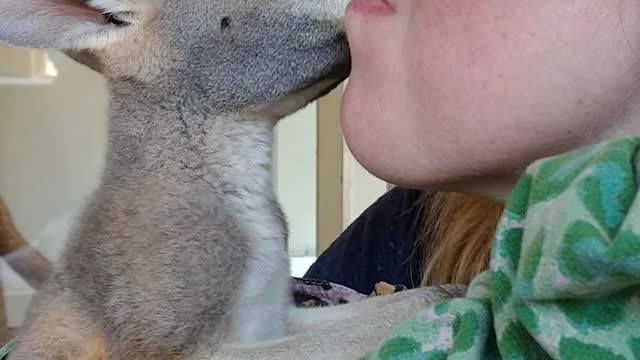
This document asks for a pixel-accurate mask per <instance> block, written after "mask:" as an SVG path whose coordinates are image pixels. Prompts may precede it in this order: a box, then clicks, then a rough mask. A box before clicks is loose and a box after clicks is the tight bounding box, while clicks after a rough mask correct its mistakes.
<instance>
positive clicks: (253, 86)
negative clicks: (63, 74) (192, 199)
mask: <svg viewBox="0 0 640 360" xmlns="http://www.w3.org/2000/svg"><path fill="white" fill-rule="evenodd" d="M345 2H346V0H20V1H16V0H0V41H3V42H7V43H9V44H11V45H14V46H20V47H30V48H54V49H60V50H63V51H65V52H66V53H67V54H68V55H70V56H71V57H72V58H74V59H75V60H77V61H79V62H81V63H83V64H85V65H87V66H89V67H91V68H93V69H95V70H97V71H99V72H100V73H102V74H103V75H104V76H105V77H106V78H107V80H108V81H109V83H110V85H111V86H112V88H116V89H117V88H119V87H120V88H127V89H131V88H132V85H134V88H135V89H136V90H135V92H136V93H139V92H142V93H146V94H153V96H156V97H163V99H162V100H164V101H166V100H169V99H180V101H182V102H185V101H186V102H188V103H190V104H192V105H195V106H207V107H213V108H215V109H218V110H223V111H225V110H226V111H245V110H260V111H265V107H267V106H271V105H272V104H274V103H283V101H284V102H291V101H290V99H291V96H292V95H294V94H303V95H304V96H302V98H301V99H298V100H296V101H294V102H299V103H300V104H295V105H288V107H293V108H292V109H289V110H286V111H284V112H285V113H286V112H291V111H293V110H295V107H296V106H297V107H299V106H302V105H304V103H306V102H308V101H310V100H312V98H313V97H317V96H319V95H321V93H323V92H324V91H327V90H328V89H329V88H330V87H332V86H333V85H336V84H337V83H339V82H340V81H341V80H343V79H344V78H345V77H346V75H347V72H348V65H349V60H348V59H349V56H348V47H347V44H346V39H345V35H344V32H343V27H342V16H343V12H344V7H345ZM319 83H323V84H324V87H322V86H321V87H318V84H319ZM310 89H312V90H310ZM297 97H298V98H300V96H297ZM272 110H273V109H272ZM277 112H278V111H276V113H277ZM277 115H282V116H283V115H286V114H277Z"/></svg>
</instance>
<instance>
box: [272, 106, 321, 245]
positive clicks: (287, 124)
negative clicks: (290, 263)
mask: <svg viewBox="0 0 640 360" xmlns="http://www.w3.org/2000/svg"><path fill="white" fill-rule="evenodd" d="M316 118H317V103H315V102H314V103H312V104H310V105H309V106H307V107H306V108H304V109H302V110H301V111H299V112H297V113H295V114H293V115H291V116H289V117H287V118H285V119H283V120H281V121H280V123H279V124H278V126H277V128H276V144H275V149H274V158H275V163H274V168H275V172H274V173H275V174H274V175H275V183H276V192H277V195H278V198H279V200H280V203H281V205H282V208H283V210H284V212H285V215H286V216H287V218H288V220H289V253H290V254H291V256H294V257H300V256H315V252H316V251H315V250H316V224H317V221H316V219H317V217H316V192H317V182H316V173H317V171H316V169H317V166H316V159H317V146H316V145H317V126H316V124H317V121H316Z"/></svg>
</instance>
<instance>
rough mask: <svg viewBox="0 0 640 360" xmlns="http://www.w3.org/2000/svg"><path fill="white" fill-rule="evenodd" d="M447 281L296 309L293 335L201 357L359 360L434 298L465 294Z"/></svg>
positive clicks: (205, 359)
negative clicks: (359, 299) (391, 292)
mask: <svg viewBox="0 0 640 360" xmlns="http://www.w3.org/2000/svg"><path fill="white" fill-rule="evenodd" d="M464 291H465V287H464V286H461V285H448V286H441V287H430V288H423V289H414V290H408V291H403V292H399V293H396V294H392V295H386V296H380V297H374V298H371V299H367V300H364V301H362V302H358V303H351V304H345V305H338V306H333V307H325V308H315V309H296V310H294V311H293V312H292V313H291V320H290V330H291V332H290V333H291V335H289V336H287V337H285V338H283V339H279V340H276V341H270V342H266V343H261V344H257V345H251V346H245V347H223V348H222V350H220V351H218V352H217V353H216V354H215V355H214V356H208V357H207V356H204V357H198V359H202V360H252V359H261V360H276V359H277V360H301V359H304V360H320V359H332V360H354V359H358V358H360V357H362V356H364V355H366V354H367V353H368V352H369V351H371V350H372V349H373V348H374V347H375V346H376V345H377V344H378V343H379V342H380V341H382V340H384V338H386V337H387V336H389V335H390V334H391V332H392V331H393V329H394V328H395V327H396V326H397V325H398V324H399V323H401V322H402V321H404V320H406V319H408V318H409V317H411V316H412V315H414V314H416V313H417V312H419V311H420V310H422V309H424V308H425V306H427V305H428V304H430V303H434V302H438V301H441V300H444V299H449V298H453V297H459V296H463V295H464Z"/></svg>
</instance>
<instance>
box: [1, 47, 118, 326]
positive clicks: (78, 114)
mask: <svg viewBox="0 0 640 360" xmlns="http://www.w3.org/2000/svg"><path fill="white" fill-rule="evenodd" d="M55 59H56V60H57V61H56V65H57V68H58V70H59V73H60V77H59V78H58V79H57V81H56V82H55V83H54V84H52V85H48V86H0V193H2V195H3V196H4V198H5V199H6V201H7V203H8V205H9V207H10V209H11V211H12V214H13V217H14V220H15V222H16V225H17V226H18V228H19V229H20V231H21V232H22V233H23V234H24V236H25V237H26V238H27V239H28V241H30V242H31V243H32V244H34V245H35V246H36V247H37V248H38V249H40V250H41V251H42V252H43V253H44V255H45V256H47V257H49V258H51V259H55V258H56V257H57V255H58V253H59V250H60V248H61V247H62V245H63V244H64V240H65V239H66V237H67V231H68V228H69V224H70V222H71V221H72V219H73V216H74V215H75V214H76V213H77V212H78V211H79V209H80V208H81V207H82V206H83V204H84V202H85V200H86V199H87V196H88V195H89V194H90V192H91V191H92V190H93V189H94V187H95V184H96V182H97V180H98V175H99V172H100V168H101V166H102V158H103V153H104V147H105V131H106V128H105V125H106V122H105V118H106V115H105V113H106V95H105V94H106V89H105V86H104V83H103V81H102V79H101V78H100V77H99V76H98V75H96V74H94V73H92V72H91V71H89V70H86V69H85V68H83V67H81V66H78V65H76V64H75V63H72V62H71V61H70V60H67V59H66V58H60V57H55ZM0 266H1V267H0V270H1V271H2V274H1V279H2V281H3V285H4V287H5V289H4V290H5V294H6V296H7V312H8V316H9V322H10V324H11V325H15V324H16V323H17V322H19V321H20V319H21V316H22V312H23V310H24V308H25V306H26V305H27V302H26V301H25V299H24V297H22V295H24V294H30V293H31V290H30V288H29V287H28V285H27V284H26V283H24V282H23V281H22V280H21V279H20V278H19V277H17V276H16V275H15V274H14V273H13V271H11V270H10V269H9V268H8V267H7V266H6V265H5V264H4V263H1V265H0Z"/></svg>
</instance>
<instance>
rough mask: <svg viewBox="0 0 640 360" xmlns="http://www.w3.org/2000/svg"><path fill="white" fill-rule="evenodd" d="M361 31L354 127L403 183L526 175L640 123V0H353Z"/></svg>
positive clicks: (348, 103)
mask: <svg viewBox="0 0 640 360" xmlns="http://www.w3.org/2000/svg"><path fill="white" fill-rule="evenodd" d="M347 33H348V36H349V41H350V46H351V51H352V56H353V70H352V74H351V77H350V79H349V82H348V84H347V90H346V93H345V94H344V99H343V107H342V125H343V131H344V134H345V137H346V140H347V143H348V145H349V147H350V149H351V151H352V152H353V153H354V155H355V157H356V158H357V159H358V160H359V161H360V162H361V163H362V164H363V165H364V166H365V167H366V168H367V169H369V170H370V171H371V172H372V173H373V174H375V175H377V176H379V177H381V178H383V179H385V180H387V181H389V182H392V183H395V184H398V185H408V186H436V187H437V186H445V187H446V186H447V184H451V183H458V182H462V183H464V181H466V180H468V179H482V178H500V177H505V176H515V175H517V173H518V171H520V170H522V169H523V167H525V166H526V165H528V164H529V163H530V162H531V161H533V160H535V159H538V158H541V157H544V156H548V155H552V154H555V153H559V152H563V151H567V150H569V149H572V148H575V147H578V146H582V145H586V144H588V143H593V142H596V141H599V140H603V139H606V138H608V137H611V136H614V135H619V134H622V133H625V132H631V131H637V132H638V133H640V124H638V125H635V124H636V123H640V119H637V121H635V122H634V121H632V120H633V119H632V117H633V115H634V112H635V111H636V110H637V109H636V107H638V106H637V105H638V104H640V101H639V99H640V96H639V95H640V91H639V90H640V87H639V86H638V85H639V83H638V81H637V79H638V78H640V1H637V0H544V1H521V0H484V1H477V0H455V1H454V0H353V1H352V3H351V4H350V5H349V8H348V11H347Z"/></svg>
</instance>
